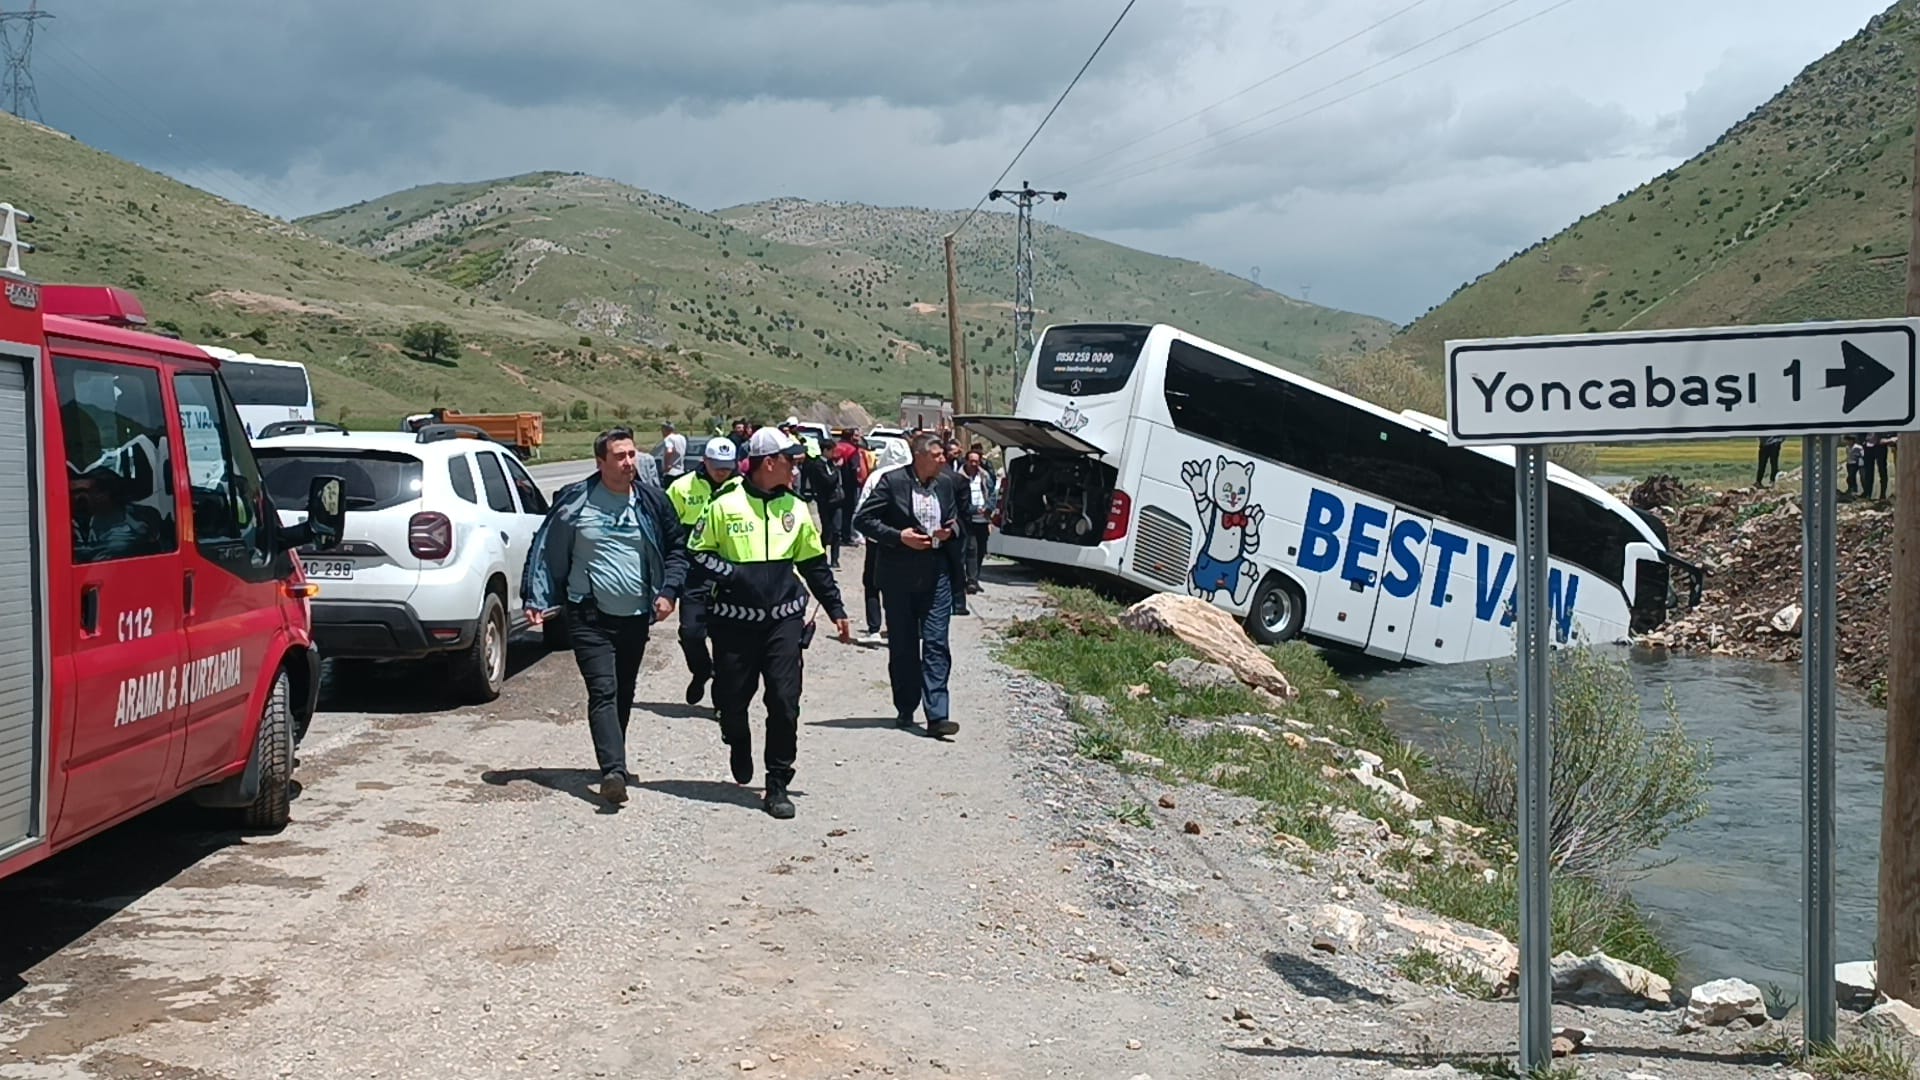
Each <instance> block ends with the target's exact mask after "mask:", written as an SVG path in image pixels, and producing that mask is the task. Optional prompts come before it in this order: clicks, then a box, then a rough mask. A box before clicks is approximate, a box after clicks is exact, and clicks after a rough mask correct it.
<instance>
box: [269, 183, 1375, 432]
mask: <svg viewBox="0 0 1920 1080" xmlns="http://www.w3.org/2000/svg"><path fill="white" fill-rule="evenodd" d="M435 215H438V216H437V217H436V216H435ZM957 221H958V215H956V214H950V213H946V212H940V211H926V210H911V209H887V208H879V207H866V206H828V205H823V204H813V203H805V202H800V201H798V200H777V201H775V202H771V203H759V204H754V205H751V206H742V207H735V208H733V209H731V210H727V211H723V212H721V213H719V214H708V213H704V212H702V211H699V210H695V209H693V208H692V207H689V206H686V205H684V204H681V203H677V202H674V201H672V200H670V199H665V198H661V197H659V196H656V195H652V194H650V193H648V192H644V191H640V190H638V189H635V188H630V187H627V186H624V185H621V184H617V183H614V182H612V181H608V180H600V179H596V178H593V177H583V176H576V175H571V174H560V173H537V174H531V175H527V176H519V177H510V178H506V179H503V180H498V181H492V182H482V183H476V184H464V185H432V186H428V187H423V188H415V189H411V190H409V191H403V192H396V193H394V194H392V195H389V196H384V197H382V198H378V199H373V200H369V201H367V202H364V203H360V204H357V205H355V206H353V207H347V208H343V209H342V210H338V211H332V212H329V213H327V214H321V215H316V216H314V217H312V218H308V219H304V220H303V222H302V224H303V225H305V226H306V227H308V228H311V229H313V230H315V231H317V232H319V233H320V234H322V235H325V236H327V237H329V238H332V239H335V240H337V241H339V242H341V243H345V244H352V245H356V246H362V247H366V248H367V249H368V250H374V251H378V252H379V253H381V254H382V255H383V257H385V258H387V259H389V260H391V261H394V262H396V263H400V264H402V265H406V266H409V267H415V268H418V269H420V270H422V271H424V272H425V273H427V274H430V275H433V276H436V277H440V278H444V279H446V280H448V281H452V282H456V283H458V284H460V285H461V286H463V287H465V288H467V289H469V290H470V291H471V292H472V293H473V294H474V295H477V296H480V297H484V298H487V299H491V300H496V301H499V302H501V303H505V304H510V305H513V306H516V307H520V308H523V309H525V310H527V311H529V312H533V313H535V314H538V315H541V316H545V317H547V318H549V319H553V320H556V321H561V322H566V323H569V324H575V325H578V326H580V327H581V328H583V329H586V330H589V331H590V332H592V333H594V334H595V335H597V336H609V337H612V338H615V339H618V340H622V341H635V340H640V339H645V340H646V341H649V342H651V343H653V344H654V345H656V346H658V347H661V348H665V347H666V346H667V345H668V344H671V345H673V346H674V347H676V348H678V349H679V350H680V353H679V355H682V356H689V355H693V354H698V355H699V357H700V358H701V363H702V365H703V370H702V371H701V372H700V373H699V374H700V377H701V378H702V379H704V380H707V381H711V380H712V379H715V378H724V377H741V378H750V379H754V380H757V381H760V382H763V383H770V384H774V385H777V386H781V387H787V388H797V389H801V390H803V391H805V393H806V394H807V395H808V396H809V398H810V399H817V400H820V401H822V402H825V403H827V404H836V403H837V402H839V401H840V400H843V399H844V400H852V401H855V402H858V403H860V404H863V405H865V406H866V407H867V408H869V409H870V410H873V411H875V413H876V415H889V414H892V413H893V412H894V411H895V410H896V409H897V406H898V397H899V395H900V394H901V393H902V392H923V391H931V392H937V393H941V394H945V393H947V392H948V389H949V387H950V385H951V376H950V374H949V370H948V365H947V359H946V354H947V349H948V338H947V322H946V314H945V307H944V300H945V264H944V260H943V258H942V256H941V247H940V244H939V242H938V236H939V235H940V233H942V232H944V231H947V230H948V229H951V228H952V226H953V225H954V224H956V223H957ZM529 243H534V244H536V246H537V248H538V250H535V249H530V248H528V247H527V246H526V245H528V244H529ZM1036 243H1037V246H1038V248H1039V258H1038V260H1037V261H1038V262H1039V263H1040V264H1041V265H1042V266H1043V267H1044V269H1043V270H1042V271H1041V274H1040V278H1041V280H1040V281H1039V282H1038V283H1037V287H1038V291H1039V292H1040V294H1041V295H1042V296H1043V297H1045V298H1046V299H1045V305H1046V309H1045V310H1044V311H1043V312H1041V313H1040V321H1041V323H1042V324H1043V325H1044V324H1045V323H1047V322H1054V321H1064V320H1072V319H1098V320H1113V319H1139V320H1167V321H1172V322H1176V323H1179V324H1180V325H1182V326H1186V327H1188V328H1190V329H1194V330H1197V331H1199V332H1201V333H1203V334H1209V335H1211V336H1215V337H1218V338H1220V339H1221V340H1222V341H1224V342H1225V343H1227V344H1230V345H1236V346H1240V347H1244V348H1247V349H1249V350H1252V351H1254V352H1256V353H1257V354H1259V355H1263V356H1266V357H1269V358H1271V359H1273V360H1275V361H1276V362H1279V363H1283V364H1287V365H1290V366H1293V367H1296V368H1300V369H1303V370H1312V369H1315V368H1317V367H1318V366H1319V365H1320V363H1321V362H1322V361H1323V359H1325V358H1326V357H1328V356H1335V355H1345V354H1349V353H1354V352H1358V351H1364V350H1365V349H1368V348H1372V347H1374V346H1377V345H1379V344H1380V343H1382V342H1384V341H1385V340H1386V338H1387V336H1388V334H1389V333H1390V331H1391V327H1390V326H1389V325H1388V324H1387V323H1385V322H1384V321H1382V320H1379V319H1373V318H1369V317H1366V316H1359V315H1352V314H1349V313H1345V312H1337V311H1332V310H1330V309H1327V308H1321V307H1316V306H1314V305H1311V304H1305V303H1302V302H1299V301H1295V300H1292V299H1289V298H1287V297H1283V296H1281V295H1280V294H1278V293H1274V292H1271V291H1269V290H1264V289H1260V288H1258V287H1256V286H1253V285H1252V284H1251V283H1249V282H1246V281H1242V280H1240V279H1238V278H1235V277H1233V276H1231V275H1228V274H1224V273H1221V272H1219V271H1217V270H1213V269H1211V268H1208V267H1204V266H1201V265H1200V264H1198V263H1192V262H1188V261H1184V260H1176V259H1169V258H1164V257H1161V256H1157V255H1150V254H1147V253H1145V252H1140V251H1135V250H1132V249H1129V248H1124V247H1120V246H1118V245H1113V244H1107V243H1104V242H1102V241H1097V240H1093V239H1091V238H1089V237H1085V236H1080V235H1078V234H1076V233H1072V232H1068V231H1066V230H1061V229H1054V228H1051V227H1045V226H1043V227H1042V228H1041V229H1040V230H1039V233H1038V236H1037V239H1036ZM1012 251H1013V235H1012V226H1011V219H1010V218H1008V217H1007V216H1006V215H1004V214H988V215H984V216H982V217H981V218H979V219H976V222H975V224H974V225H973V226H972V227H971V228H969V229H968V231H967V232H966V233H964V234H962V236H961V238H960V241H959V244H958V258H959V265H960V292H961V315H962V320H961V321H962V324H963V329H964V331H965V333H966V335H967V355H968V360H969V364H970V367H971V368H972V369H973V370H972V372H971V375H970V379H971V385H972V387H973V389H974V392H975V396H976V397H977V398H980V400H979V401H977V402H976V404H978V405H980V406H981V407H999V408H1003V409H1004V408H1005V407H1006V405H1007V394H1008V391H1009V389H1010V387H1011V368H1010V362H1011V360H1012V358H1013V356H1012V347H1013V342H1012V338H1011V326H1012V323H1011V312H1010V309H1009V307H1008V305H1007V304H1006V303H1005V300H1004V297H1005V295H1006V289H1007V282H1009V281H1011V280H1012V266H1011V261H1010V260H1011V254H1012ZM536 258H537V262H536ZM789 321H791V326H789V325H788V323H789ZM703 385H704V383H703ZM983 392H984V393H983ZM722 411H726V410H722Z"/></svg>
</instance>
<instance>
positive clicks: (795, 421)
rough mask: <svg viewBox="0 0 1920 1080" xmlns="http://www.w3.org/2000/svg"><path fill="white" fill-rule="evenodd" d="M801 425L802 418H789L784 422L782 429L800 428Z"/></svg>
mask: <svg viewBox="0 0 1920 1080" xmlns="http://www.w3.org/2000/svg"><path fill="white" fill-rule="evenodd" d="M799 425H800V418H799V417H797V416H789V417H787V418H786V420H784V421H782V422H781V424H780V426H781V427H798V426H799Z"/></svg>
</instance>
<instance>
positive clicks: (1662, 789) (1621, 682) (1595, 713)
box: [1469, 646, 1713, 880]
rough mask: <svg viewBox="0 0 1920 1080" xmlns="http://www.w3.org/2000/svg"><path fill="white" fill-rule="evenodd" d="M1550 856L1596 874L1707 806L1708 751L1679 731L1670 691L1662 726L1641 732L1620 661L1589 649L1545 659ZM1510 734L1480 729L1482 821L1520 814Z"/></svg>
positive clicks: (1622, 868) (1475, 772) (1612, 869)
mask: <svg viewBox="0 0 1920 1080" xmlns="http://www.w3.org/2000/svg"><path fill="white" fill-rule="evenodd" d="M1553 690H1554V693H1553V699H1554V700H1553V709H1552V716H1551V717H1550V723H1551V725H1552V732H1553V735H1552V743H1553V746H1552V762H1551V765H1550V768H1551V781H1550V783H1551V789H1552V790H1551V791H1550V793H1549V795H1550V799H1551V803H1552V805H1551V807H1550V808H1549V814H1550V816H1551V832H1552V839H1551V841H1550V857H1551V859H1552V861H1553V865H1554V866H1555V867H1556V868H1557V869H1558V870H1560V871H1561V872H1562V873H1566V874H1572V875H1576V876H1581V877H1589V878H1593V879H1595V880H1604V879H1607V878H1609V877H1613V876H1616V875H1620V874H1623V873H1632V872H1635V871H1636V870H1641V869H1644V867H1634V866H1632V865H1631V863H1632V862H1633V860H1635V858H1636V857H1637V856H1638V855H1639V854H1640V853H1641V852H1642V851H1646V850H1649V849H1652V848H1657V847H1659V846H1660V844H1661V843H1662V842H1663V841H1665V840H1666V838H1667V836H1668V835H1669V834H1670V833H1672V832H1673V830H1674V829H1676V828H1678V827H1680V826H1682V825H1686V824H1688V823H1689V822H1692V821H1695V820H1698V819H1699V818H1700V816H1701V815H1703V814H1705V813H1706V811H1707V804H1706V800H1705V796H1706V793H1707V789H1708V787H1709V781H1708V779H1707V773H1708V771H1709V770H1710V769H1711V768H1712V765H1713V751H1712V747H1711V745H1710V744H1708V743H1706V742H1695V741H1694V740H1692V739H1690V738H1688V736H1687V733H1686V729H1685V728H1684V727H1683V726H1682V724H1681V722H1680V717H1679V715H1678V713H1677V712H1676V711H1675V708H1674V704H1673V695H1672V692H1671V691H1669V692H1668V694H1667V697H1666V702H1665V708H1666V713H1667V726H1666V727H1665V728H1664V729H1662V730H1659V731H1655V732H1651V733H1650V732H1648V730H1647V728H1646V725H1645V722H1644V721H1643V720H1642V718H1641V705H1640V694H1639V692H1638V691H1637V690H1636V689H1635V688H1634V685H1633V675H1632V672H1631V670H1630V669H1629V668H1628V667H1627V665H1626V663H1625V661H1619V660H1608V659H1606V658H1604V657H1603V656H1601V655H1600V654H1599V653H1597V652H1595V651H1594V650H1592V649H1591V648H1588V647H1585V646H1580V647H1576V648H1569V649H1563V650H1561V651H1560V652H1559V653H1557V654H1556V655H1555V656H1554V659H1553ZM1517 740H1518V736H1517V734H1516V735H1509V736H1507V737H1504V738H1501V737H1496V736H1494V735H1492V734H1491V733H1490V732H1485V731H1483V739H1482V742H1481V744H1480V752H1479V754H1478V755H1477V758H1476V760H1475V761H1474V764H1473V768H1472V772H1471V778H1470V780H1469V787H1470V788H1471V789H1472V791H1473V792H1474V795H1475V798H1476V800H1477V801H1478V803H1479V808H1480V810H1481V812H1482V815H1483V816H1484V817H1486V818H1487V819H1488V820H1491V821H1516V822H1517V821H1518V820H1519V816H1518V813H1519V795H1520V787H1519V775H1518V769H1517V766H1516V764H1515V757H1516V749H1517V747H1516V745H1515V744H1516V743H1517Z"/></svg>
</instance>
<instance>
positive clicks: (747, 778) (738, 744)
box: [730, 739, 753, 784]
mask: <svg viewBox="0 0 1920 1080" xmlns="http://www.w3.org/2000/svg"><path fill="white" fill-rule="evenodd" d="M730 745H731V747H732V749H733V780H734V782H735V783H737V784H750V783H752V782H753V740H752V739H734V740H731V741H730Z"/></svg>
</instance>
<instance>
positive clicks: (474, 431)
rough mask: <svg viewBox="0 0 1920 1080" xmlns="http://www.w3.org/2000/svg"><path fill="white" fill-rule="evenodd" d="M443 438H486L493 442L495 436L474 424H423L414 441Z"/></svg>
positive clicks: (434, 440)
mask: <svg viewBox="0 0 1920 1080" xmlns="http://www.w3.org/2000/svg"><path fill="white" fill-rule="evenodd" d="M442 439H484V440H486V441H487V442H492V441H493V436H491V435H488V434H487V433H486V432H485V431H483V430H481V429H480V428H477V427H474V426H473V425H472V424H422V425H420V430H419V432H417V433H416V434H415V435H414V437H413V441H414V442H421V443H430V442H439V441H441V440H442Z"/></svg>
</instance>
